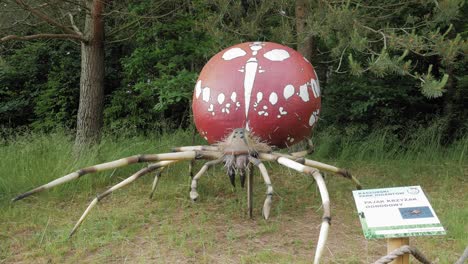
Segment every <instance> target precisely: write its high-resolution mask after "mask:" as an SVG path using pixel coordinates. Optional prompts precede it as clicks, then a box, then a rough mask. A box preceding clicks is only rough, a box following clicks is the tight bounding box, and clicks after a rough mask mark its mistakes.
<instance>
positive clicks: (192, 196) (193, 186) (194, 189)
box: [190, 158, 223, 201]
mask: <svg viewBox="0 0 468 264" xmlns="http://www.w3.org/2000/svg"><path fill="white" fill-rule="evenodd" d="M221 162H223V159H222V158H219V159H217V160H212V161H208V162H207V163H205V164H204V165H203V167H202V168H201V169H200V171H198V173H197V174H196V175H195V176H194V177H193V179H192V184H191V186H190V188H191V191H190V199H192V201H196V200H197V198H198V192H197V182H198V180H199V179H200V177H201V176H202V175H203V174H205V172H206V171H207V170H208V169H209V168H210V167H211V166H213V165H215V164H219V163H221Z"/></svg>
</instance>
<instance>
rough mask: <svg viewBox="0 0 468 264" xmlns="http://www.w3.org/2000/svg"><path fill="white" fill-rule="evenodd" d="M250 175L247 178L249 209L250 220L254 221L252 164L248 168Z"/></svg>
mask: <svg viewBox="0 0 468 264" xmlns="http://www.w3.org/2000/svg"><path fill="white" fill-rule="evenodd" d="M247 170H248V173H249V175H248V176H247V209H248V210H249V218H250V219H252V216H253V184H254V182H253V181H254V180H253V172H254V171H253V166H252V164H250V165H249V167H248V169H247Z"/></svg>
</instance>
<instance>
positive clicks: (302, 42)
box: [295, 0, 314, 62]
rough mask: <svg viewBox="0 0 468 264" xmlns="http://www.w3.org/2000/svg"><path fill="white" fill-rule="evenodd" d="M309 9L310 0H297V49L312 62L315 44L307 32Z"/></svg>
mask: <svg viewBox="0 0 468 264" xmlns="http://www.w3.org/2000/svg"><path fill="white" fill-rule="evenodd" d="M309 9H310V6H309V4H308V0H296V14H295V16H296V33H297V50H298V51H299V52H300V53H301V54H302V56H304V57H305V58H306V59H308V60H309V61H310V62H312V56H313V48H314V45H313V40H312V37H311V36H309V34H307V32H306V29H307V16H308V14H309Z"/></svg>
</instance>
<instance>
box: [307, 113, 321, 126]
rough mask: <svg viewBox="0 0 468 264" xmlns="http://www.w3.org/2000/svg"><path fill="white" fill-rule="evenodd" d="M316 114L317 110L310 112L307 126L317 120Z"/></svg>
mask: <svg viewBox="0 0 468 264" xmlns="http://www.w3.org/2000/svg"><path fill="white" fill-rule="evenodd" d="M318 114H319V110H317V111H314V112H313V113H312V115H310V118H309V126H313V125H314V124H315V122H317V119H318Z"/></svg>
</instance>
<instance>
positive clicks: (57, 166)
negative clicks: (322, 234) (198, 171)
mask: <svg viewBox="0 0 468 264" xmlns="http://www.w3.org/2000/svg"><path fill="white" fill-rule="evenodd" d="M191 137H192V135H191V133H190V132H184V131H176V132H172V133H167V134H163V135H153V136H147V137H129V136H121V137H112V136H106V137H104V139H103V141H102V143H101V144H99V145H97V146H95V147H94V148H93V149H91V150H90V151H89V152H88V153H87V155H85V156H82V157H80V158H78V159H75V158H73V155H72V141H71V138H70V137H69V136H67V135H66V134H65V133H63V132H57V133H53V134H47V135H44V134H27V135H21V136H16V137H14V138H10V139H8V140H4V141H3V142H0V160H1V162H0V223H1V224H0V263H13V262H27V263H28V262H35V263H45V262H53V263H56V262H66V263H72V262H87V263H101V262H126V261H130V262H136V263H145V262H156V263H166V262H171V263H172V262H180V263H187V262H197V263H266V262H269V263H309V262H310V260H311V259H312V255H313V252H314V248H315V243H316V239H317V236H318V230H319V227H320V226H319V225H320V221H321V220H320V217H321V208H320V195H319V194H318V192H317V190H316V187H315V185H314V182H313V180H312V179H311V178H309V177H306V176H304V175H301V174H298V173H295V172H293V171H290V170H287V169H284V168H282V167H280V166H278V165H274V164H268V165H267V168H268V170H269V171H270V173H271V178H272V181H273V184H274V187H275V196H274V200H273V208H272V212H271V218H270V220H268V221H264V220H263V219H262V218H261V213H260V211H261V203H262V201H263V199H264V193H265V188H264V185H263V183H262V181H261V177H260V175H258V174H256V178H255V186H256V188H255V200H254V201H255V204H254V206H255V208H254V214H255V218H254V219H253V220H250V219H248V217H247V214H246V211H247V210H246V197H245V190H242V189H240V188H237V189H234V188H232V187H231V186H230V184H229V181H228V179H227V176H226V175H225V172H224V171H223V170H222V168H215V169H213V170H210V171H209V172H208V173H207V175H206V176H204V177H203V178H202V179H201V181H200V183H199V193H200V198H199V201H198V202H197V203H192V202H190V200H189V198H188V186H189V179H188V176H187V164H186V163H183V162H182V163H181V164H179V165H174V166H171V167H170V168H168V170H167V171H165V172H164V173H163V175H162V177H161V180H160V184H159V186H158V189H157V191H156V193H155V196H154V197H153V199H151V200H150V199H148V195H149V191H150V188H151V181H152V177H151V176H146V177H143V178H142V179H139V180H138V181H137V182H135V183H133V184H131V185H129V186H128V187H126V188H124V189H121V190H119V191H116V192H114V194H113V195H110V196H109V197H106V199H104V200H102V201H101V202H100V203H99V205H98V206H97V207H96V208H95V209H94V210H93V211H92V212H91V214H90V215H89V217H88V218H87V219H86V221H85V222H84V223H83V225H82V226H81V228H80V229H79V231H78V232H77V234H75V236H74V237H73V238H72V239H67V237H68V234H69V232H70V230H71V228H72V227H73V225H74V223H75V221H76V220H77V219H78V218H79V216H80V215H81V214H82V212H83V211H84V209H85V208H86V206H87V204H88V203H89V202H90V201H91V199H92V198H94V197H95V195H96V194H98V193H100V192H102V191H104V190H105V189H107V188H108V187H110V186H112V185H114V184H116V183H117V182H119V181H121V180H122V179H124V178H126V177H128V176H129V175H131V174H132V172H135V171H136V170H138V168H141V167H142V166H144V165H143V164H138V165H132V166H129V167H126V168H122V169H119V170H116V171H108V172H102V173H98V174H93V175H88V176H86V177H82V178H80V179H79V180H77V181H74V182H71V183H67V184H65V185H63V186H59V187H56V188H54V189H51V190H48V191H46V192H43V193H41V194H38V195H35V196H31V197H28V198H26V199H24V200H21V201H19V202H16V203H11V202H10V199H11V198H12V197H14V196H15V195H17V194H19V193H21V192H24V191H26V190H29V189H31V188H32V187H36V186H38V185H41V184H43V183H45V182H48V181H51V180H53V179H55V178H57V177H59V176H62V175H65V174H67V173H69V172H71V171H74V170H76V169H78V168H81V167H85V166H88V165H92V164H96V163H101V162H104V161H109V160H113V159H117V158H121V157H125V156H130V155H134V154H138V153H160V152H167V151H168V150H169V149H170V147H171V146H182V145H191ZM314 141H315V142H317V148H316V152H315V153H314V154H313V155H312V156H311V158H313V159H316V160H320V161H324V162H327V163H330V164H334V165H337V166H341V167H346V168H348V169H349V170H350V171H352V172H353V174H354V175H356V176H357V177H358V178H359V180H360V181H361V182H362V184H363V185H364V186H365V188H382V187H392V186H407V185H421V186H422V188H423V189H424V191H425V193H426V195H427V196H428V198H429V200H430V201H431V204H432V206H433V207H434V209H435V211H436V213H437V215H438V216H439V218H440V220H441V222H442V224H443V225H444V227H445V228H446V230H447V235H446V236H438V237H419V238H412V239H411V243H412V244H413V245H415V246H417V247H418V248H419V249H420V250H421V251H422V252H423V253H425V254H426V255H427V256H428V257H429V258H430V259H432V260H437V261H438V262H439V263H453V262H454V261H455V260H456V259H457V258H458V256H459V255H460V254H461V253H462V251H463V249H464V247H466V245H467V244H468V236H467V234H468V223H467V221H468V220H467V219H468V209H467V208H468V207H467V203H468V185H467V176H468V161H467V156H468V155H467V154H466V153H467V151H468V138H467V137H465V138H463V139H460V140H459V141H457V142H455V143H454V144H452V145H450V146H441V145H440V143H439V142H440V137H439V134H438V132H437V130H436V129H427V130H425V131H421V133H417V136H414V137H413V138H410V139H408V140H406V141H404V142H403V143H402V142H401V141H399V140H397V139H396V138H395V137H394V136H393V135H391V134H390V133H385V132H384V131H380V132H379V133H375V134H373V135H371V136H369V137H368V138H367V139H365V140H357V139H353V138H351V137H347V138H343V137H339V136H338V135H336V133H335V134H334V133H332V132H331V133H330V132H329V131H323V132H321V133H319V134H318V135H316V136H315V137H314ZM197 143H201V142H197ZM200 166H201V162H200V163H199V164H197V167H198V168H199V167H200ZM326 180H327V185H328V189H329V192H330V197H331V199H332V214H333V225H332V228H331V232H330V237H329V244H328V250H327V252H326V254H325V262H326V263H370V262H372V261H375V260H376V259H377V258H378V257H380V256H382V255H383V254H385V252H386V251H385V241H382V240H365V239H364V238H363V235H362V231H361V227H360V224H359V220H358V217H357V215H356V211H355V206H354V201H353V199H352V194H351V191H352V190H353V186H352V184H350V182H348V181H347V180H345V179H342V178H339V177H335V176H332V175H327V177H326Z"/></svg>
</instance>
